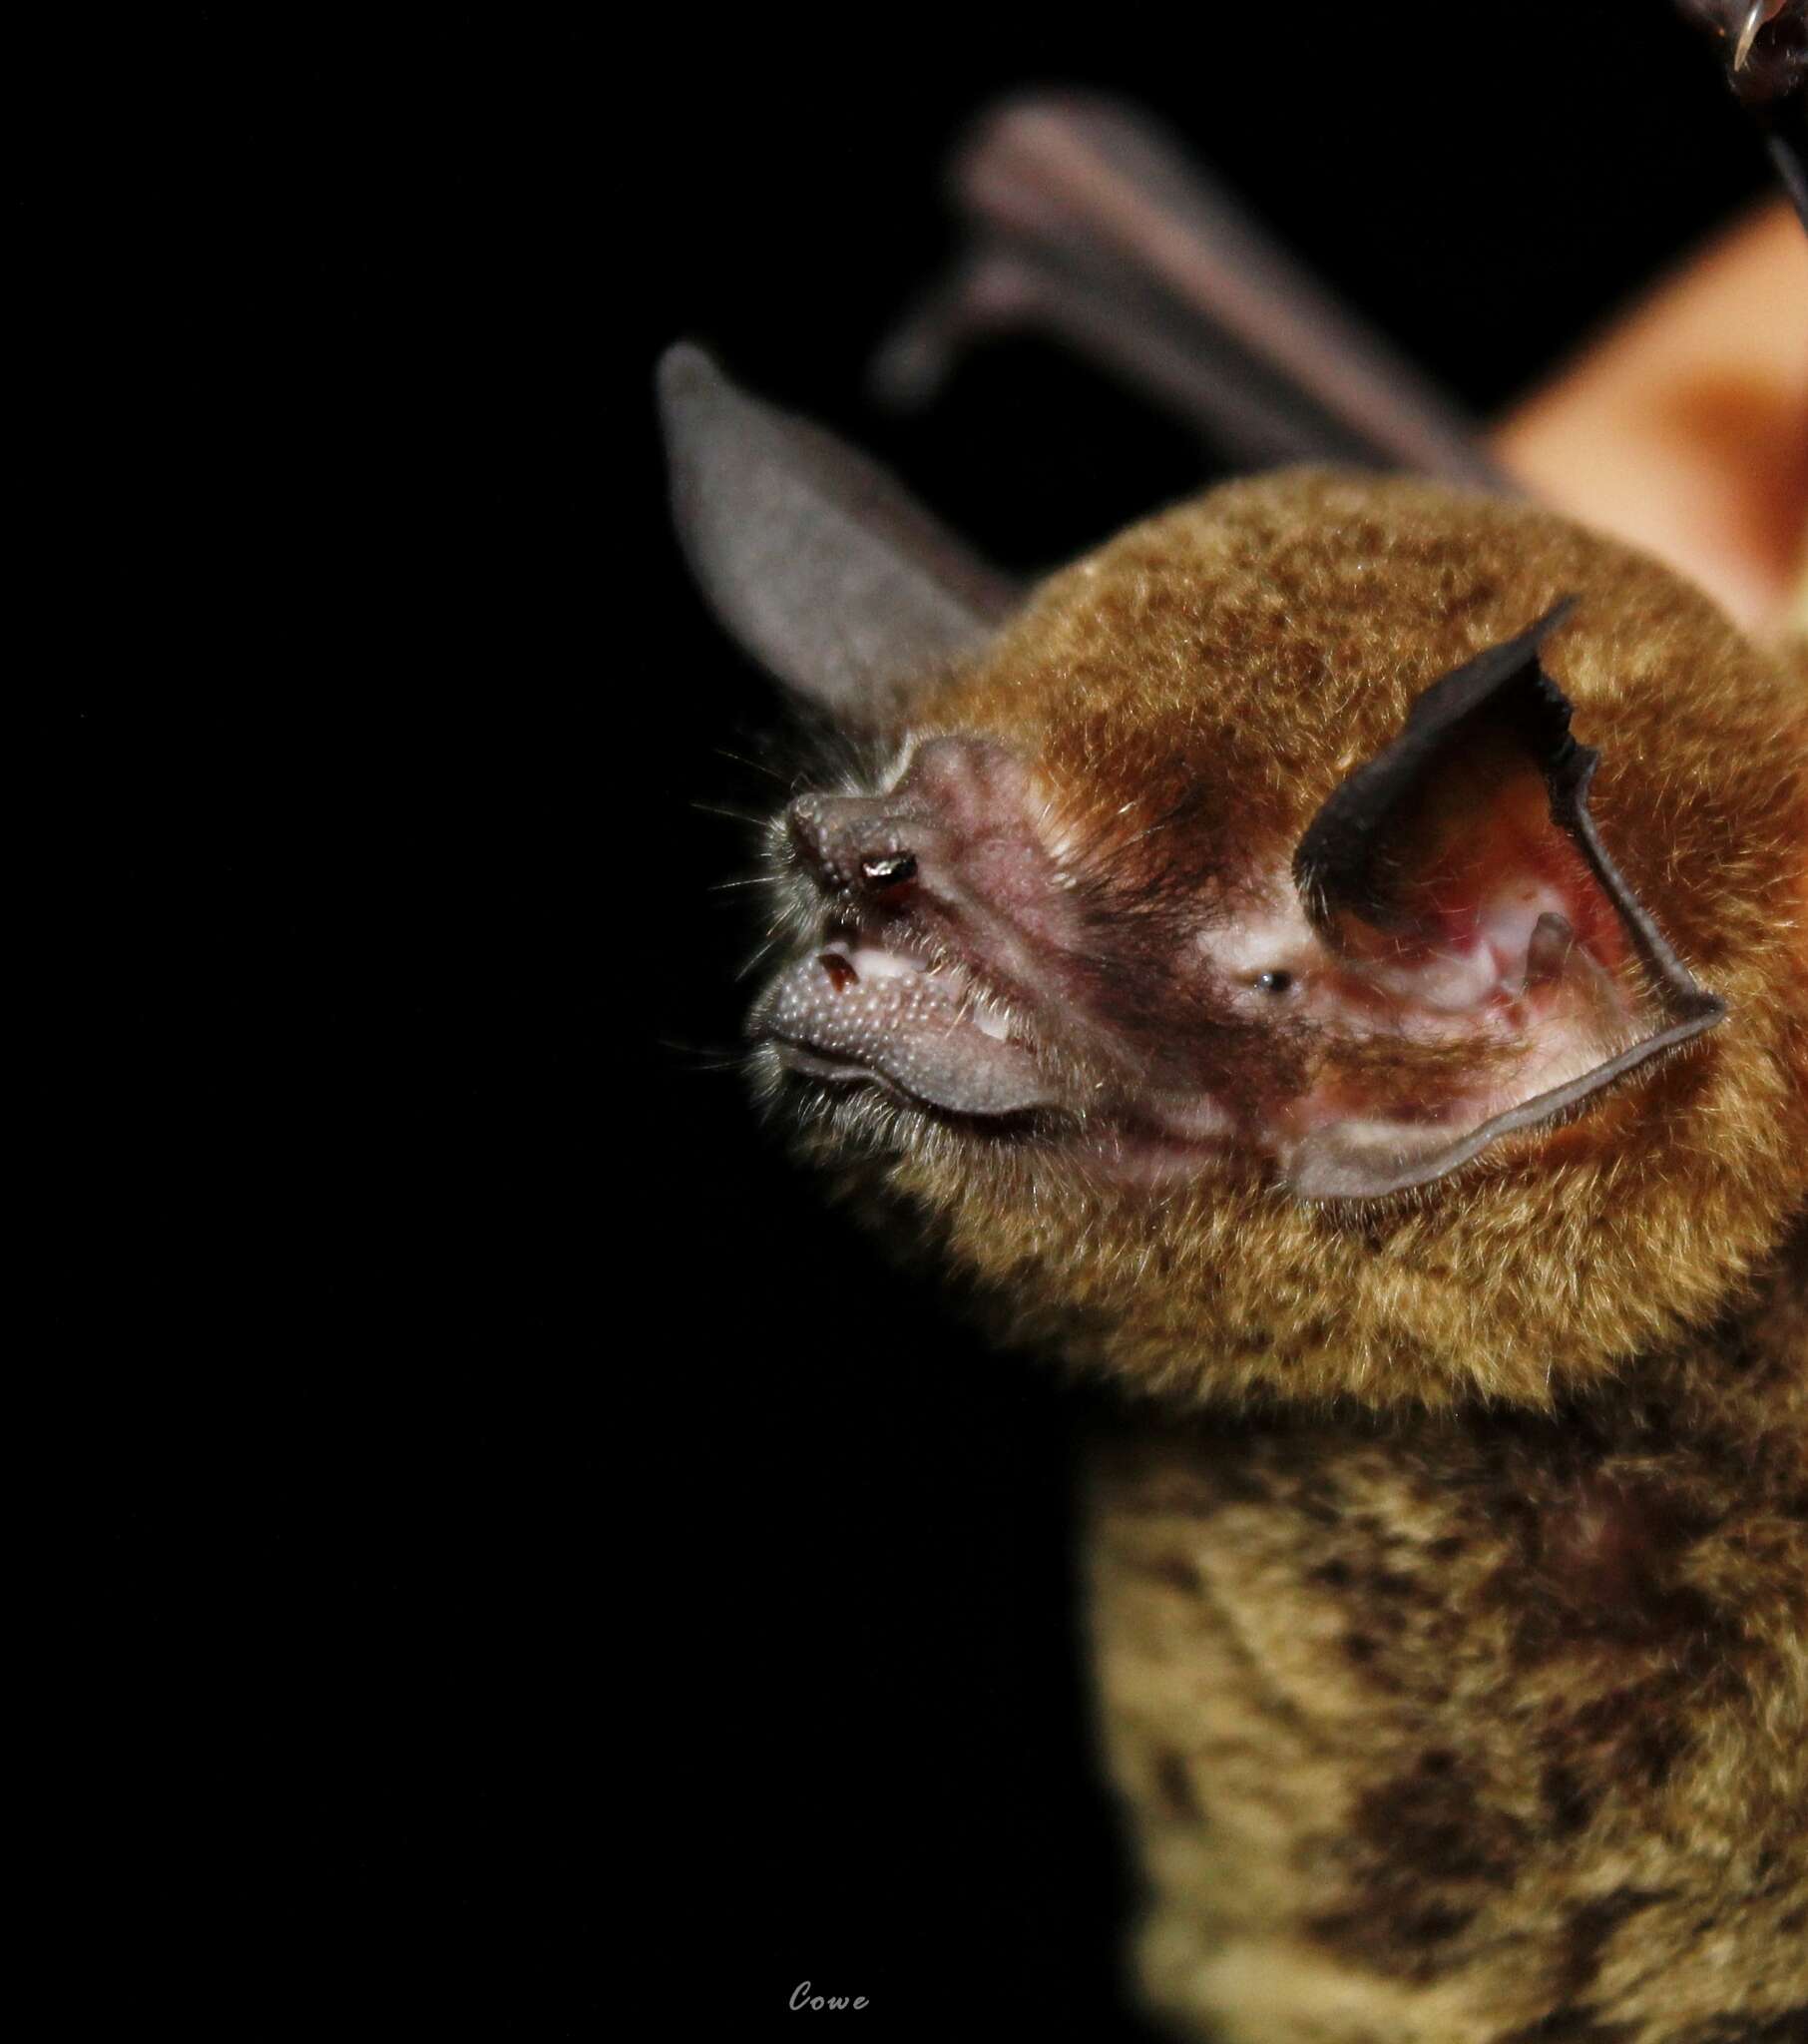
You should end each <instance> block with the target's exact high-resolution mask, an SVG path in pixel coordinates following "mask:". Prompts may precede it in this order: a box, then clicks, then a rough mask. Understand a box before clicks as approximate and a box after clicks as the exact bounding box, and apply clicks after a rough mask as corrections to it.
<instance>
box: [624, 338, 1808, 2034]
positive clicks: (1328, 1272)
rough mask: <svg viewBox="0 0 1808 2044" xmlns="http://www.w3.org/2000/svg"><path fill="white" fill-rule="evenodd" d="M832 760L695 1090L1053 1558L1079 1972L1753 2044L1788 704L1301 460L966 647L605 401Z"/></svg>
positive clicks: (1788, 1295)
mask: <svg viewBox="0 0 1808 2044" xmlns="http://www.w3.org/2000/svg"><path fill="white" fill-rule="evenodd" d="M665 385H666V401H667V408H668V421H669V431H670V434H671V439H672V444H673V451H674V465H675V483H676V492H677V498H678V510H679V520H680V526H681V527H682V529H683V530H684V532H685V535H686V539H687V544H688V545H689V547H690V551H691V555H692V559H693V562H694V564H695V566H696V568H697V571H698V574H699V577H700V579H701V580H702V582H703V584H704V586H705V588H706V589H707V590H708V591H709V593H710V594H711V596H712V597H713V598H714V600H715V602H716V604H717V606H718V608H719V609H720V610H721V611H722V613H723V614H724V616H725V617H726V618H727V620H728V622H729V623H730V624H731V625H732V626H733V627H734V628H735V629H736V630H737V631H738V632H739V634H740V636H741V637H742V638H743V640H744V641H745V642H746V643H748V644H749V645H750V646H752V647H753V648H754V649H755V650H756V651H758V652H759V653H760V654H761V656H762V657H763V658H764V659H765V660H766V661H767V662H768V664H769V665H771V666H772V667H773V668H774V669H775V670H776V671H778V672H779V673H780V674H781V675H782V676H783V677H784V678H785V679H786V680H787V681H789V682H790V683H791V685H792V686H793V687H794V688H796V689H797V690H798V691H799V692H801V693H802V694H804V695H805V696H807V697H809V698H811V699H813V701H814V702H815V703H816V704H817V705H818V706H820V707H821V708H823V709H826V711H827V712H828V713H829V714H830V715H831V716H832V717H833V718H834V720H835V721H836V722H837V723H838V724H839V725H840V726H841V727H842V729H843V730H844V731H845V732H846V733H847V734H848V735H849V739H850V748H849V755H848V757H850V758H852V759H853V760H854V761H855V762H856V764H855V765H853V766H851V767H845V768H843V769H842V770H840V771H838V772H837V773H836V774H835V775H834V776H833V777H832V778H830V779H828V780H826V781H824V782H822V783H820V784H817V785H813V786H808V787H806V788H805V789H804V790H803V791H802V792H800V793H799V794H798V795H797V796H796V797H795V798H794V799H793V800H792V801H791V802H789V803H788V804H787V806H786V807H785V808H784V810H783V811H782V812H781V814H780V815H779V816H777V817H776V818H775V819H774V821H773V824H772V827H771V830H770V833H769V837H768V847H767V849H768V858H769V866H770V877H771V881H772V885H773V889H774V893H775V898H776V902H777V912H776V916H775V924H774V929H775V935H776V937H777V940H778V944H779V955H778V957H777V960H776V962H775V965H774V968H773V970H772V973H771V976H770V978H769V980H768V982H767V984H766V986H765V987H764V989H763V990H762V992H761V993H760V995H759V997H758V1000H757V1001H756V1003H755V1006H754V1009H753V1013H752V1016H751V1018H750V1022H749V1031H750V1035H751V1037H752V1039H753V1045H754V1051H753V1062H754V1070H755V1075H756V1081H757V1084H758V1086H759V1089H760V1091H761V1094H762V1097H763V1098H764V1099H765V1100H766V1102H767V1103H768V1105H769V1106H770V1107H771V1108H772V1109H773V1110H774V1111H775V1112H778V1113H781V1114H782V1115H783V1116H784V1118H785V1120H786V1123H787V1125H788V1126H789V1127H791V1128H792V1129H793V1130H794V1131H795V1137H796V1141H797V1144H798V1147H799V1149H800V1150H801V1151H802V1153H803V1154H804V1155H806V1156H807V1157H808V1158H810V1159H811V1160H812V1161H813V1162H814V1163H815V1164H816V1165H818V1166H819V1167H820V1168H821V1169H822V1170H824V1171H825V1172H826V1173H827V1174H828V1175H829V1176H830V1178H831V1180H832V1181H833V1182H834V1183H835V1185H836V1186H837V1188H838V1190H840V1191H841V1192H842V1193H843V1194H845V1195H846V1196H848V1197H850V1198H852V1199H855V1200H857V1201H858V1202H859V1203H860V1204H861V1205H862V1207H863V1209H864V1210H865V1211H866V1212H867V1213H868V1214H870V1215H871V1217H872V1218H873V1220H874V1222H875V1225H877V1226H878V1227H880V1228H881V1229H882V1230H884V1231H885V1232H886V1233H887V1235H888V1237H889V1238H890V1239H892V1240H893V1241H895V1242H898V1243H899V1244H900V1245H902V1246H904V1247H906V1248H908V1249H910V1250H911V1251H913V1252H919V1253H927V1254H931V1255H933V1256H934V1257H935V1258H936V1259H938V1260H939V1261H940V1262H941V1263H942V1264H943V1265H945V1266H946V1267H948V1268H950V1269H951V1270H952V1271H953V1272H954V1273H955V1274H957V1276H958V1278H959V1279H960V1282H961V1284H962V1287H963V1290H964V1291H965V1292H966V1293H967V1295H968V1296H970V1297H971V1298H973V1299H974V1300H976V1301H977V1302H978V1304H979V1307H980V1310H982V1311H983V1312H984V1313H985V1314H986V1315H988V1316H989V1317H990V1319H991V1320H992V1321H993V1322H994V1324H995V1325H996V1326H997V1328H998V1330H999V1332H1000V1334H1001V1336H1002V1337H1003V1338H1005V1339H1007V1340H1011V1341H1017V1342H1027V1343H1032V1344H1034V1345H1036V1346H1037V1347H1038V1348H1040V1349H1042V1350H1044V1351H1046V1352H1048V1353H1050V1354H1051V1355H1053V1356H1056V1357H1058V1358H1060V1359H1062V1360H1063V1361H1065V1362H1066V1363H1068V1364H1069V1365H1071V1366H1073V1367H1076V1368H1081V1369H1085V1370H1088V1371H1091V1372H1096V1373H1101V1374H1104V1375H1106V1376H1108V1377H1110V1378H1111V1379H1112V1380H1114V1381H1115V1382H1116V1383H1117V1384H1119V1385H1120V1386H1121V1387H1122V1390H1123V1398H1122V1401H1121V1402H1122V1413H1121V1418H1120V1421H1119V1423H1118V1425H1117V1426H1116V1428H1115V1429H1114V1432H1113V1437H1112V1438H1111V1439H1110V1440H1109V1441H1107V1442H1105V1443H1103V1444H1102V1447H1101V1452H1100V1456H1099V1460H1098V1466H1097V1471H1096V1478H1095V1482H1094V1485H1093V1491H1092V1506H1091V1527H1092V1539H1091V1577H1092V1590H1093V1626H1094V1633H1095V1638H1096V1642H1097V1650H1098V1680H1099V1685H1100V1692H1101V1696H1102V1699H1103V1719H1104V1725H1105V1732H1106V1742H1107V1746H1108V1750H1109V1755H1110V1763H1111V1767H1112V1772H1113V1776H1114V1779H1115V1781H1116V1783H1117V1786H1118V1788H1119V1789H1120V1791H1121V1794H1122V1796H1123V1799H1124V1802H1125V1805H1126V1808H1127V1811H1128V1812H1129V1816H1130V1823H1131V1826H1132V1829H1133V1830H1134V1832H1135V1833H1136V1835H1137V1837H1138V1840H1139V1843H1140V1848H1141V1861H1142V1865H1143V1869H1144V1874H1145V1878H1146V1883H1147V1890H1148V1907H1147V1911H1146V1914H1145V1919H1144V1924H1143V1928H1142V1931H1141V1933H1140V1939H1139V1945H1138V1970H1139V1977H1140V1980H1141V1983H1142V1987H1143V1991H1144V1993H1145V1995H1146V1997H1147V1999H1148V2001H1149V2002H1150V2004H1151V2006H1152V2007H1154V2008H1155V2009H1157V2010H1159V2011H1160V2012H1161V2013H1162V2014H1163V2015H1164V2016H1165V2017H1167V2018H1168V2019H1169V2020H1170V2021H1171V2022H1172V2024H1173V2025H1174V2027H1175V2028H1176V2030H1177V2031H1178V2033H1180V2034H1183V2035H1188V2036H1197V2037H1201V2038H1203V2037H1223V2038H1228V2039H1235V2040H1244V2044H1447V2040H1448V2044H1533V2040H1545V2039H1551V2040H1555V2039H1576V2040H1591V2044H1758V2040H1768V2044H1782V2040H1785V2039H1790V2038H1796V2037H1803V2036H1808V1235H1805V1233H1804V1229H1805V1215H1808V936H1805V934H1804V932H1805V931H1808V662H1805V661H1804V660H1803V658H1802V656H1801V653H1800V651H1799V650H1792V649H1789V648H1783V649H1781V650H1779V649H1775V648H1767V647H1765V646H1762V645H1759V644H1757V643H1755V642H1754V641H1752V640H1751V639H1749V638H1748V637H1746V636H1745V635H1744V634H1742V633H1741V632H1739V631H1738V630H1736V629H1735V628H1734V627H1733V626H1732V625H1731V624H1730V623H1729V622H1728V621H1727V620H1726V619H1725V618H1724V617H1723V616H1722V615H1721V614H1720V612H1719V611H1718V610H1717V609H1716V608H1715V607H1714V605H1713V604H1711V603H1710V602H1709V601H1708V600H1707V599H1706V598H1704V597H1703V596H1701V595H1700V594H1698V593H1697V592H1696V591H1694V590H1693V589H1692V588H1690V587H1689V586H1688V585H1687V584H1685V583H1684V582H1682V581H1681V580H1680V579H1678V578H1677V577H1676V576H1674V575H1672V574H1671V573H1669V572H1668V571H1667V570H1665V569H1663V568H1660V567H1658V566H1657V565H1656V564H1654V563H1653V562H1651V561H1649V560H1647V559H1645V558H1643V557H1642V556H1640V555H1638V554H1635V553H1633V552H1631V551H1629V550H1627V549H1625V548H1622V547H1620V546H1618V545H1616V544H1614V543H1612V542H1610V541H1608V540H1605V539H1603V538H1600V537H1598V536H1596V535H1593V534H1591V533H1588V532H1586V531H1584V530H1582V529H1581V528H1580V527H1577V526H1575V525H1573V524H1571V523H1569V522H1567V521H1566V520H1564V519H1561V518H1559V517H1557V516H1555V515H1553V514H1551V513H1549V512H1546V511H1543V510H1540V509H1537V508H1535V507H1532V506H1528V505H1525V504H1520V503H1515V502H1512V501H1508V500H1505V499H1503V498H1501V497H1498V496H1494V495H1489V494H1485V493H1483V492H1481V491H1477V490H1474V489H1459V488H1452V487H1448V486H1445V485H1442V484H1438V483H1433V482H1426V481H1419V480H1407V479H1399V478H1393V479H1389V478H1381V477H1377V476H1374V475H1370V474H1360V473H1352V472H1348V471H1344V470H1334V469H1322V468H1314V467H1308V468H1301V469H1289V470H1286V471H1283V472H1281V473H1279V474H1275V475H1270V476H1263V477H1259V478H1255V479H1251V480H1246V481H1241V482H1237V483H1234V484H1231V485H1228V486H1226V487H1224V488H1222V489H1219V490H1217V491H1214V492H1213V493H1211V494H1210V495H1208V496H1207V497H1205V498H1203V499H1201V500H1199V501H1197V502H1196V503H1192V504H1188V505H1183V506H1181V507H1179V508H1177V509H1175V510H1173V511H1170V512H1167V513H1165V514H1163V515H1161V516H1159V517H1156V518H1154V519H1151V520H1149V521H1148V522H1146V523H1144V524H1142V525H1139V526H1136V527H1134V528H1132V529H1131V530H1130V531H1129V532H1128V533H1126V534H1124V535H1122V536H1121V537H1120V538H1119V539H1117V540H1115V541H1114V542H1112V543H1111V544H1110V545H1108V546H1106V547H1105V548H1103V549H1102V550H1101V551H1100V552H1098V553H1097V554H1095V555H1093V556H1091V557H1089V558H1088V559H1086V560H1084V561H1082V562H1080V563H1079V564H1078V565H1077V566H1075V567H1072V568H1070V569H1068V570H1066V571H1064V572H1063V573H1062V574H1060V575H1058V576H1056V577H1055V578H1053V579H1052V580H1051V581H1049V582H1047V583H1045V584H1044V585H1042V586H1041V587H1040V588H1039V589H1037V590H1035V591H1034V592H1031V593H1029V594H1028V595H1020V594H1019V593H1017V592H1015V591H1013V590H1011V589H1009V588H1008V587H1006V586H1005V585H1004V584H1002V583H1001V582H1000V581H998V580H997V579H996V578H993V577H991V576H989V575H988V574H986V573H985V572H984V571H983V570H981V569H980V568H979V567H978V565H977V564H975V563H973V562H971V561H970V560H967V559H966V558H965V557H964V556H962V555H961V554H960V553H959V551H958V549H956V548H954V546H953V544H952V543H951V542H949V541H948V540H947V538H946V536H945V535H943V534H941V533H940V531H939V530H938V529H937V528H935V527H934V526H933V524H932V523H931V522H930V521H928V520H927V519H926V518H925V517H924V515H923V514H921V513H920V512H919V511H918V510H917V509H916V507H914V506H911V505H909V504H907V503H906V502H904V501H903V500H902V499H901V497H900V496H899V495H898V493H897V492H896V490H895V486H893V485H891V484H890V483H889V482H888V480H887V479H885V478H884V477H882V476H880V475H879V474H878V473H877V472H876V471H874V470H872V469H871V468H870V467H869V466H867V465H866V464H864V463H863V462H861V461H860V460H859V458H858V457H854V456H851V455H849V454H847V453H846V451H845V450H840V449H837V448H835V447H833V446H832V445H831V444H830V443H828V442H827V441H826V440H825V439H824V438H823V437H822V436H820V435H817V434H816V433H814V431H813V429H810V428H806V427H803V426H801V425H799V424H797V423H796V422H794V421H790V420H787V419H784V418H783V417H781V416H780V415H778V414H776V413H773V412H770V411H768V410H766V408H765V407H763V406H760V405H758V404H756V403H754V402H753V401H752V400H749V399H746V398H744V397H742V396H741V395H740V394H739V393H737V392H734V391H733V390H732V388H731V386H728V385H727V384H726V383H725V382H724V381H723V380H722V379H721V378H720V377H719V376H718V375H717V373H716V372H715V371H714V370H713V368H712V366H711V365H710V364H708V362H707V361H706V360H705V359H704V358H702V357H700V356H698V355H696V354H695V353H694V351H689V350H680V351H676V352H675V354H674V356H673V357H672V358H671V359H670V360H669V363H668V367H667V370H666V376H665Z"/></svg>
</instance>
